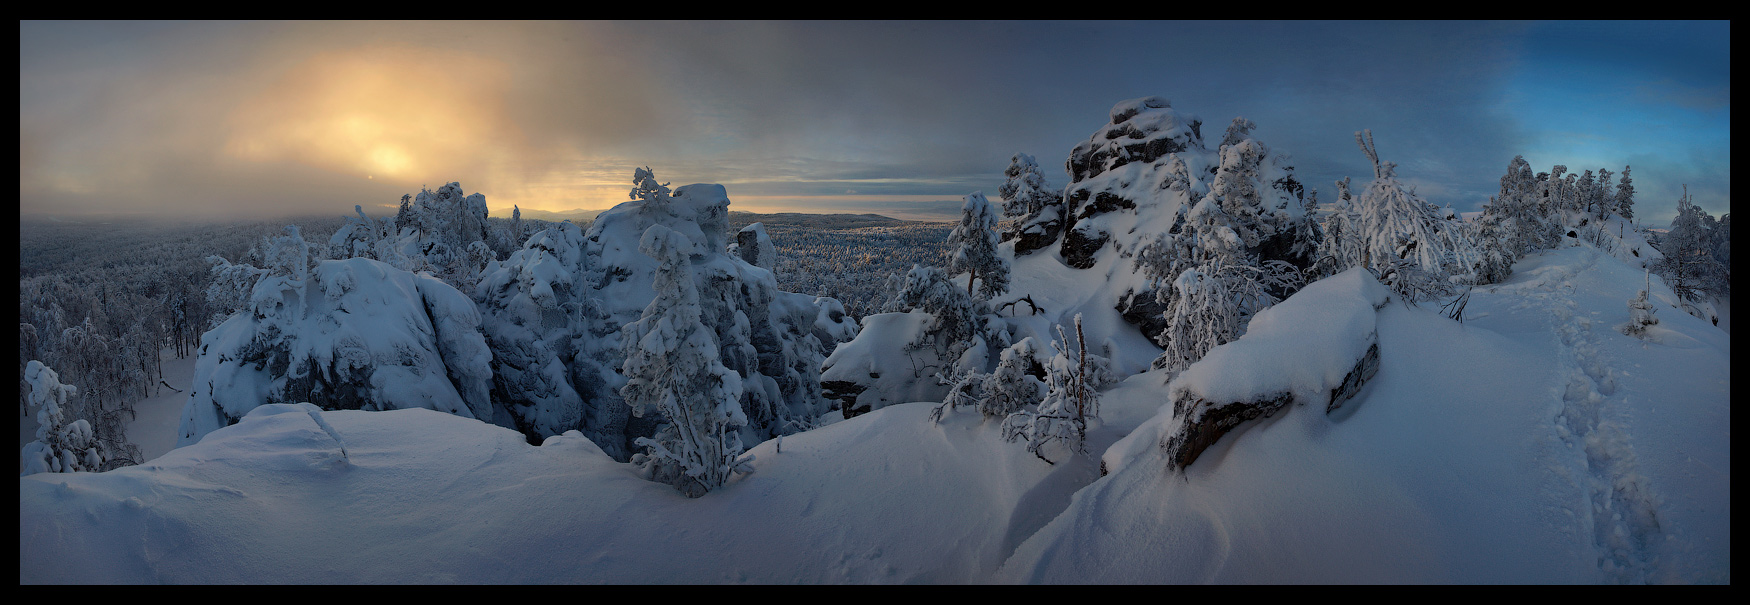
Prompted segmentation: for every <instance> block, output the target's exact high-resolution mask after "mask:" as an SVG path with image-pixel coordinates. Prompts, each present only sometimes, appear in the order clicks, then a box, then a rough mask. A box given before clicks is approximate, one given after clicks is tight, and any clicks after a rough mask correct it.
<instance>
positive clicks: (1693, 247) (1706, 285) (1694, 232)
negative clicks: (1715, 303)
mask: <svg viewBox="0 0 1750 605" xmlns="http://www.w3.org/2000/svg"><path fill="white" fill-rule="evenodd" d="M1717 224H1718V223H1717V222H1716V221H1714V220H1713V217H1712V216H1709V215H1708V213H1707V211H1705V210H1702V209H1701V207H1700V206H1696V205H1695V203H1694V201H1693V198H1692V197H1691V196H1690V195H1689V187H1688V186H1687V185H1686V186H1684V188H1683V197H1682V198H1679V199H1678V200H1677V217H1676V218H1674V219H1672V221H1671V231H1670V232H1669V233H1666V234H1665V236H1664V237H1661V238H1659V243H1658V247H1659V251H1660V252H1662V253H1664V258H1662V259H1660V260H1659V261H1658V262H1657V263H1656V264H1654V265H1653V271H1654V272H1655V273H1658V274H1659V275H1660V276H1661V277H1664V278H1665V281H1666V283H1668V284H1670V285H1671V291H1672V292H1673V293H1675V294H1677V297H1678V298H1680V299H1682V300H1683V301H1684V302H1685V304H1686V305H1688V304H1689V303H1702V302H1704V301H1705V300H1706V299H1708V298H1710V297H1715V296H1724V295H1726V294H1728V293H1729V289H1728V288H1729V284H1730V277H1729V276H1728V275H1727V273H1726V269H1725V267H1724V266H1722V265H1721V264H1720V263H1719V261H1718V260H1716V259H1715V257H1714V250H1715V249H1716V248H1717V246H1716V244H1715V242H1714V235H1713V234H1712V233H1710V229H1709V227H1710V226H1717ZM1716 228H1717V227H1716ZM1728 249H1729V248H1728ZM1687 310H1688V311H1690V312H1691V313H1700V312H1701V311H1703V309H1702V308H1701V307H1700V306H1691V308H1690V309H1687Z"/></svg>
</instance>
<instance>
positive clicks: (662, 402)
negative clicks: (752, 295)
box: [620, 225, 751, 498]
mask: <svg viewBox="0 0 1750 605" xmlns="http://www.w3.org/2000/svg"><path fill="white" fill-rule="evenodd" d="M692 247H693V246H692V242H691V241H690V240H688V239H687V238H686V236H684V235H681V234H680V233H677V232H675V231H674V230H673V229H669V228H668V227H664V226H662V225H652V226H650V228H649V229H647V230H645V232H644V235H643V236H642V237H641V238H640V240H639V251H640V252H643V253H644V254H645V255H647V256H650V257H651V258H655V259H657V260H659V261H661V263H662V264H661V265H660V267H659V268H658V269H657V271H656V276H655V280H654V283H653V286H654V287H655V289H656V298H655V299H654V300H652V301H650V305H649V306H646V307H645V308H644V314H643V316H642V317H640V318H639V320H638V321H636V322H633V323H630V324H627V325H626V326H625V327H624V328H623V329H622V330H621V348H622V351H623V352H624V354H625V358H626V361H625V363H624V365H623V366H621V369H622V372H623V373H624V374H625V376H626V379H627V380H626V385H625V386H624V387H622V388H621V390H620V393H621V395H622V396H624V397H625V399H626V403H627V404H628V405H630V406H631V407H632V411H633V413H634V414H635V415H638V416H640V417H642V416H643V415H644V414H647V413H649V412H651V411H656V412H658V413H660V414H662V417H663V418H664V419H666V420H667V424H664V425H662V426H661V427H659V428H658V429H657V432H656V436H655V438H650V437H640V438H638V439H637V440H636V441H635V443H636V444H637V445H639V446H642V447H645V448H647V450H646V452H644V453H641V454H638V455H637V456H634V458H633V462H634V463H635V464H637V465H639V466H641V467H643V468H644V469H645V470H646V472H648V473H649V477H650V478H651V479H652V480H655V481H659V482H663V483H668V484H670V485H673V486H674V487H675V489H677V490H680V491H681V493H684V494H686V495H687V496H688V497H693V498H697V497H699V496H703V495H705V493H706V492H709V491H711V490H713V489H716V488H718V487H722V486H723V484H724V482H726V481H728V479H729V476H730V473H731V472H733V471H740V472H746V471H747V470H748V468H747V467H746V466H744V463H746V462H748V461H749V460H751V458H748V459H743V458H741V452H742V444H741V436H740V434H739V432H738V431H737V430H736V429H737V428H738V427H740V426H742V425H745V424H747V416H746V414H745V413H744V412H743V411H742V409H741V405H740V403H739V399H740V397H741V376H740V375H738V374H736V373H735V372H734V371H731V370H730V369H729V368H727V367H724V365H723V364H722V363H721V362H720V361H719V357H718V347H717V340H716V338H715V337H714V336H713V332H712V331H711V329H710V328H708V327H706V326H705V325H704V324H703V323H701V321H700V318H701V311H700V307H699V293H698V291H697V287H696V286H695V285H694V284H693V272H692V265H691V262H689V261H688V251H689V250H691V249H692Z"/></svg>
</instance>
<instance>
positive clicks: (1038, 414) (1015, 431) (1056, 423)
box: [1002, 314, 1116, 464]
mask: <svg viewBox="0 0 1750 605" xmlns="http://www.w3.org/2000/svg"><path fill="white" fill-rule="evenodd" d="M1075 324H1076V349H1075V351H1073V352H1072V351H1071V350H1070V348H1069V339H1068V338H1067V337H1065V336H1064V334H1063V326H1058V327H1057V340H1056V341H1055V342H1053V343H1052V348H1054V349H1056V350H1057V355H1056V356H1054V357H1052V359H1051V366H1050V368H1048V369H1047V370H1046V375H1047V377H1048V379H1049V383H1050V384H1049V386H1048V389H1047V391H1046V394H1045V399H1044V400H1043V401H1040V402H1039V406H1038V407H1037V408H1036V409H1032V410H1029V409H1021V410H1018V411H1016V412H1014V413H1012V414H1010V415H1009V416H1008V417H1007V418H1004V419H1003V426H1002V431H1003V438H1004V439H1006V440H1008V441H1010V442H1013V441H1017V440H1020V441H1026V442H1027V451H1028V452H1031V453H1032V454H1033V455H1034V456H1038V457H1039V459H1040V460H1044V461H1046V462H1048V463H1051V464H1056V462H1053V461H1052V460H1051V459H1050V458H1047V457H1045V451H1046V448H1047V447H1049V446H1051V445H1053V444H1057V445H1059V446H1061V447H1062V448H1064V449H1065V450H1067V451H1069V452H1070V453H1072V454H1081V455H1087V453H1088V451H1087V437H1088V419H1089V418H1096V417H1099V415H1100V393H1099V389H1100V388H1101V387H1104V386H1106V385H1107V384H1110V383H1111V382H1116V381H1115V380H1113V379H1112V377H1111V373H1110V368H1109V367H1108V366H1107V365H1106V360H1105V359H1103V358H1100V357H1099V356H1097V355H1089V354H1088V344H1087V342H1085V341H1083V340H1082V336H1083V334H1082V316H1081V315H1080V314H1077V315H1076V318H1075Z"/></svg>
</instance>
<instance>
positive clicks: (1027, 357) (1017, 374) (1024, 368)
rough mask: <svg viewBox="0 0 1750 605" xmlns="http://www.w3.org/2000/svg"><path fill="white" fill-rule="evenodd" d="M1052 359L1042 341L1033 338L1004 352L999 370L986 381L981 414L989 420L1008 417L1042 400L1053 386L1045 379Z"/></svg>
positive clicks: (1022, 340) (998, 366)
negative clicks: (1046, 382) (1047, 354)
mask: <svg viewBox="0 0 1750 605" xmlns="http://www.w3.org/2000/svg"><path fill="white" fill-rule="evenodd" d="M1050 363H1051V359H1050V358H1049V357H1047V356H1046V351H1045V350H1044V347H1042V346H1040V345H1039V339H1037V338H1034V337H1032V336H1028V337H1026V338H1022V339H1021V340H1020V342H1016V343H1015V344H1013V345H1010V346H1009V347H1008V348H1006V349H1003V352H1002V356H1001V358H1000V359H998V360H997V367H996V370H994V371H992V372H991V373H990V374H989V375H988V376H985V378H984V384H983V385H982V386H983V387H984V397H983V398H981V399H979V400H978V411H979V412H980V413H982V414H984V417H985V418H1006V417H1008V415H1009V414H1013V413H1015V412H1019V411H1021V409H1022V408H1023V407H1025V406H1028V405H1032V404H1035V403H1038V402H1039V401H1042V400H1043V399H1044V398H1045V395H1046V393H1047V392H1049V385H1047V384H1045V382H1044V381H1043V380H1042V378H1044V377H1046V376H1048V374H1047V373H1046V368H1047V367H1048V364H1050Z"/></svg>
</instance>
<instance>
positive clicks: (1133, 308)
mask: <svg viewBox="0 0 1750 605" xmlns="http://www.w3.org/2000/svg"><path fill="white" fill-rule="evenodd" d="M1115 308H1116V309H1118V312H1119V313H1120V314H1122V316H1123V317H1124V321H1126V322H1128V323H1129V324H1130V325H1133V326H1136V328H1137V330H1140V331H1141V332H1142V335H1143V336H1147V337H1148V339H1149V341H1151V342H1153V341H1154V339H1155V337H1156V336H1160V334H1161V331H1162V330H1165V329H1167V316H1166V312H1167V306H1166V305H1165V304H1162V303H1161V302H1160V301H1157V300H1155V293H1154V291H1153V290H1148V291H1145V292H1135V291H1126V292H1125V293H1124V297H1123V298H1120V299H1118V306H1117V307H1115Z"/></svg>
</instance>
